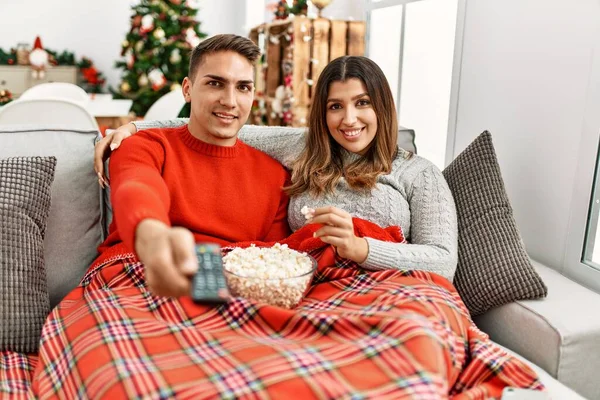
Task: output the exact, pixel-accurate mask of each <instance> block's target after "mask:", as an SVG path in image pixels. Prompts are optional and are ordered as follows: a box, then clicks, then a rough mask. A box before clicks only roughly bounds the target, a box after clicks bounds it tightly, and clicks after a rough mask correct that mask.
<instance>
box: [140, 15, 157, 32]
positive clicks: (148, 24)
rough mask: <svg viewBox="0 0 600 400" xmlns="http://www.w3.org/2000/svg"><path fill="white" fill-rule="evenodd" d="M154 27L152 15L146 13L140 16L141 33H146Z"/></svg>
mask: <svg viewBox="0 0 600 400" xmlns="http://www.w3.org/2000/svg"><path fill="white" fill-rule="evenodd" d="M153 29H154V17H153V16H152V15H150V14H146V15H144V16H143V17H142V26H141V27H140V32H141V33H148V32H150V31H151V30H153Z"/></svg>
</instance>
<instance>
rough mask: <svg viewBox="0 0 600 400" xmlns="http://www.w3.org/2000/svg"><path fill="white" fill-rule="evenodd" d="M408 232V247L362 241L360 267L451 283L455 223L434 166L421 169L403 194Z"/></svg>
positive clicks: (451, 203)
mask: <svg viewBox="0 0 600 400" xmlns="http://www.w3.org/2000/svg"><path fill="white" fill-rule="evenodd" d="M407 196H408V199H407V200H408V202H409V207H410V221H411V232H410V238H408V241H409V243H400V244H399V243H389V242H383V241H380V240H375V239H371V238H366V239H367V242H368V244H369V254H368V256H367V259H366V260H365V262H364V263H363V267H364V268H365V269H369V270H379V269H388V268H400V269H418V270H423V271H429V272H434V273H436V274H439V275H442V276H444V277H445V278H447V279H449V280H450V281H452V279H453V277H454V272H455V271H456V265H457V262H458V239H457V238H458V223H457V217H456V208H455V205H454V199H453V197H452V193H451V192H450V188H449V187H448V184H447V183H446V180H445V179H444V176H443V175H442V173H441V171H440V170H439V169H438V168H437V167H435V166H434V165H430V166H429V167H427V168H425V169H423V171H421V172H420V173H419V174H418V175H417V177H416V178H415V180H414V182H413V184H412V187H410V188H409V191H408V193H407Z"/></svg>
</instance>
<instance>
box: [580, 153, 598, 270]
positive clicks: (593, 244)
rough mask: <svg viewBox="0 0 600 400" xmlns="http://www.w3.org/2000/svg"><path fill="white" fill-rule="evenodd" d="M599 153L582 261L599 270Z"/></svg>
mask: <svg viewBox="0 0 600 400" xmlns="http://www.w3.org/2000/svg"><path fill="white" fill-rule="evenodd" d="M599 161H600V153H598V157H597V158H596V168H595V173H594V184H593V188H592V196H591V199H590V206H589V210H588V218H587V228H586V235H585V242H584V246H583V256H582V262H583V263H585V264H586V265H588V266H590V267H592V268H595V269H597V270H599V271H600V224H598V220H599V217H600V182H599V181H598V180H599V179H600V176H599V175H600V171H599V170H598V169H599V168H600V162H599Z"/></svg>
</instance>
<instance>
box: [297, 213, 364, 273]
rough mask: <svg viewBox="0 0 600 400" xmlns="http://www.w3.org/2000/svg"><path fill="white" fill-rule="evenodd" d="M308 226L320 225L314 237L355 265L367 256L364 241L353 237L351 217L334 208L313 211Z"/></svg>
mask: <svg viewBox="0 0 600 400" xmlns="http://www.w3.org/2000/svg"><path fill="white" fill-rule="evenodd" d="M312 215H313V216H312V218H311V219H309V220H308V221H307V223H310V224H322V225H323V227H321V228H320V229H319V230H317V231H316V232H315V237H318V238H321V240H322V241H323V242H325V243H328V244H330V245H332V246H334V247H335V248H336V250H337V253H338V254H339V255H340V256H341V257H344V258H348V259H350V260H352V261H355V262H357V263H359V264H360V263H362V262H364V261H365V260H366V259H367V256H368V255H369V244H368V243H367V241H366V239H364V238H360V237H357V236H355V235H354V224H353V223H352V215H350V214H348V213H347V212H346V211H344V210H340V209H339V208H336V207H331V206H330V207H320V208H316V209H315V210H314V213H313V214H312Z"/></svg>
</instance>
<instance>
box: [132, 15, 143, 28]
mask: <svg viewBox="0 0 600 400" xmlns="http://www.w3.org/2000/svg"><path fill="white" fill-rule="evenodd" d="M131 26H132V27H133V28H139V27H140V26H142V16H141V15H136V16H135V17H133V18H132V19H131Z"/></svg>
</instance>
